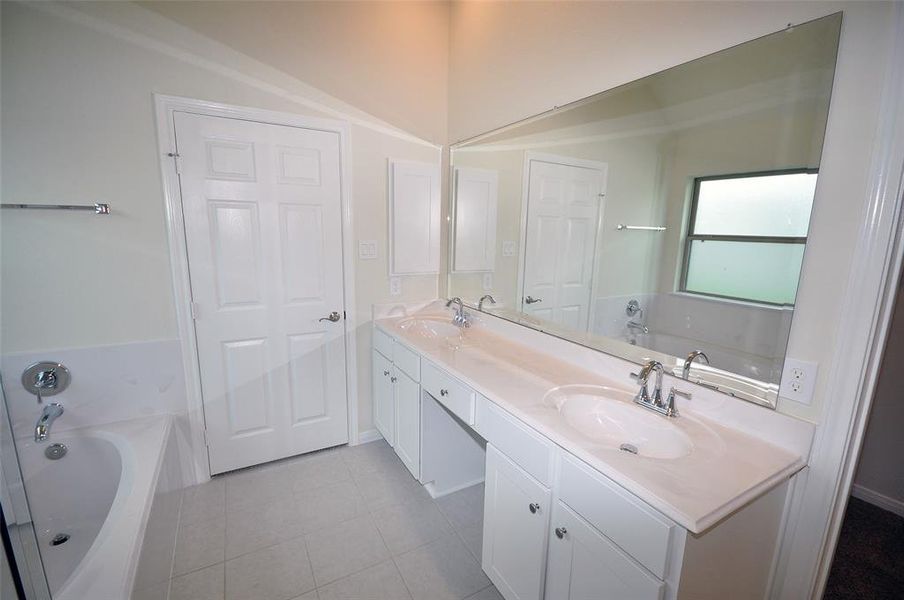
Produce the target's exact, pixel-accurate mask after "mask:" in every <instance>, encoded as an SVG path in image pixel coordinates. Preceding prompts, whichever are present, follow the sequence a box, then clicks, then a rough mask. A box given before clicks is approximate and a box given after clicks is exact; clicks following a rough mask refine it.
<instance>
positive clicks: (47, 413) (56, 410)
mask: <svg viewBox="0 0 904 600" xmlns="http://www.w3.org/2000/svg"><path fill="white" fill-rule="evenodd" d="M62 414H63V405H62V404H59V403H57V402H52V403H50V404H47V405H45V406H44V410H42V411H41V416H40V417H38V422H37V423H36V424H35V441H36V442H46V441H47V439H48V438H49V437H50V426H51V425H53V422H54V421H56V420H57V417H59V416H60V415H62Z"/></svg>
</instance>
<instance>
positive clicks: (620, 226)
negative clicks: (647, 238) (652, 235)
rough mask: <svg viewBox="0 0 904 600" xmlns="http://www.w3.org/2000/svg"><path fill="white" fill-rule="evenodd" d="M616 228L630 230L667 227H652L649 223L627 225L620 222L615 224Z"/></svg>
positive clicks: (653, 229) (652, 229)
mask: <svg viewBox="0 0 904 600" xmlns="http://www.w3.org/2000/svg"><path fill="white" fill-rule="evenodd" d="M615 229H617V230H618V231H622V230H625V229H627V230H629V231H665V227H662V226H659V227H650V226H648V225H625V224H624V223H619V224H618V225H616V226H615Z"/></svg>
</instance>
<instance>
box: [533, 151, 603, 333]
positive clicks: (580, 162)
mask: <svg viewBox="0 0 904 600" xmlns="http://www.w3.org/2000/svg"><path fill="white" fill-rule="evenodd" d="M532 160H536V161H539V162H548V163H555V164H557V165H565V166H568V167H579V168H582V169H594V170H597V171H600V172H602V174H603V197H602V198H600V206H599V210H598V211H597V214H596V239H595V240H594V242H593V266H594V273H593V279H592V280H591V281H590V306H589V307H588V308H587V310H588V315H587V330H588V332H592V331H593V325H594V312H595V311H594V310H593V300H594V298H596V292H597V283H598V282H597V277H596V270H595V269H596V265H597V256H599V251H600V242H601V238H602V237H603V212H604V211H605V208H606V203H605V200H606V191H607V190H608V189H609V163H606V162H603V161H599V160H589V159H586V158H574V157H571V156H561V155H559V154H549V153H547V152H532V151H530V150H528V151H526V152H525V153H524V163H523V164H522V167H521V230H520V232H519V233H520V237H521V241H520V244H519V246H520V247H519V249H518V287H517V290H518V294H519V297H520V298H521V302H519V303H518V306H519V312H524V310H523V309H524V304H523V303H524V267H525V266H526V265H525V262H524V261H525V259H526V258H527V257H526V256H525V252H526V251H527V207H528V205H529V202H528V201H529V199H530V163H531V161H532Z"/></svg>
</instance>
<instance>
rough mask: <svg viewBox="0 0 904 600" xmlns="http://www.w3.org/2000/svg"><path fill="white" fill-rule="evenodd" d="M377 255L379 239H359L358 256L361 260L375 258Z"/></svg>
mask: <svg viewBox="0 0 904 600" xmlns="http://www.w3.org/2000/svg"><path fill="white" fill-rule="evenodd" d="M376 257H377V241H376V240H359V241H358V258H359V259H360V260H373V259H375V258H376Z"/></svg>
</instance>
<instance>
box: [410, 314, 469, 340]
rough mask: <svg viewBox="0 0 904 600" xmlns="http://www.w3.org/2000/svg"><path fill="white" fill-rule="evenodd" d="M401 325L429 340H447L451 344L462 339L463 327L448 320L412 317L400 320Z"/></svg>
mask: <svg viewBox="0 0 904 600" xmlns="http://www.w3.org/2000/svg"><path fill="white" fill-rule="evenodd" d="M399 327H400V328H402V329H403V330H405V331H408V332H411V333H415V334H417V335H419V336H422V337H425V338H427V339H429V340H445V341H447V342H449V343H451V344H460V343H461V341H462V331H461V327H458V326H457V325H455V324H454V323H450V322H448V321H446V320H441V319H430V318H425V317H412V318H410V319H404V320H403V321H401V322H399Z"/></svg>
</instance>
